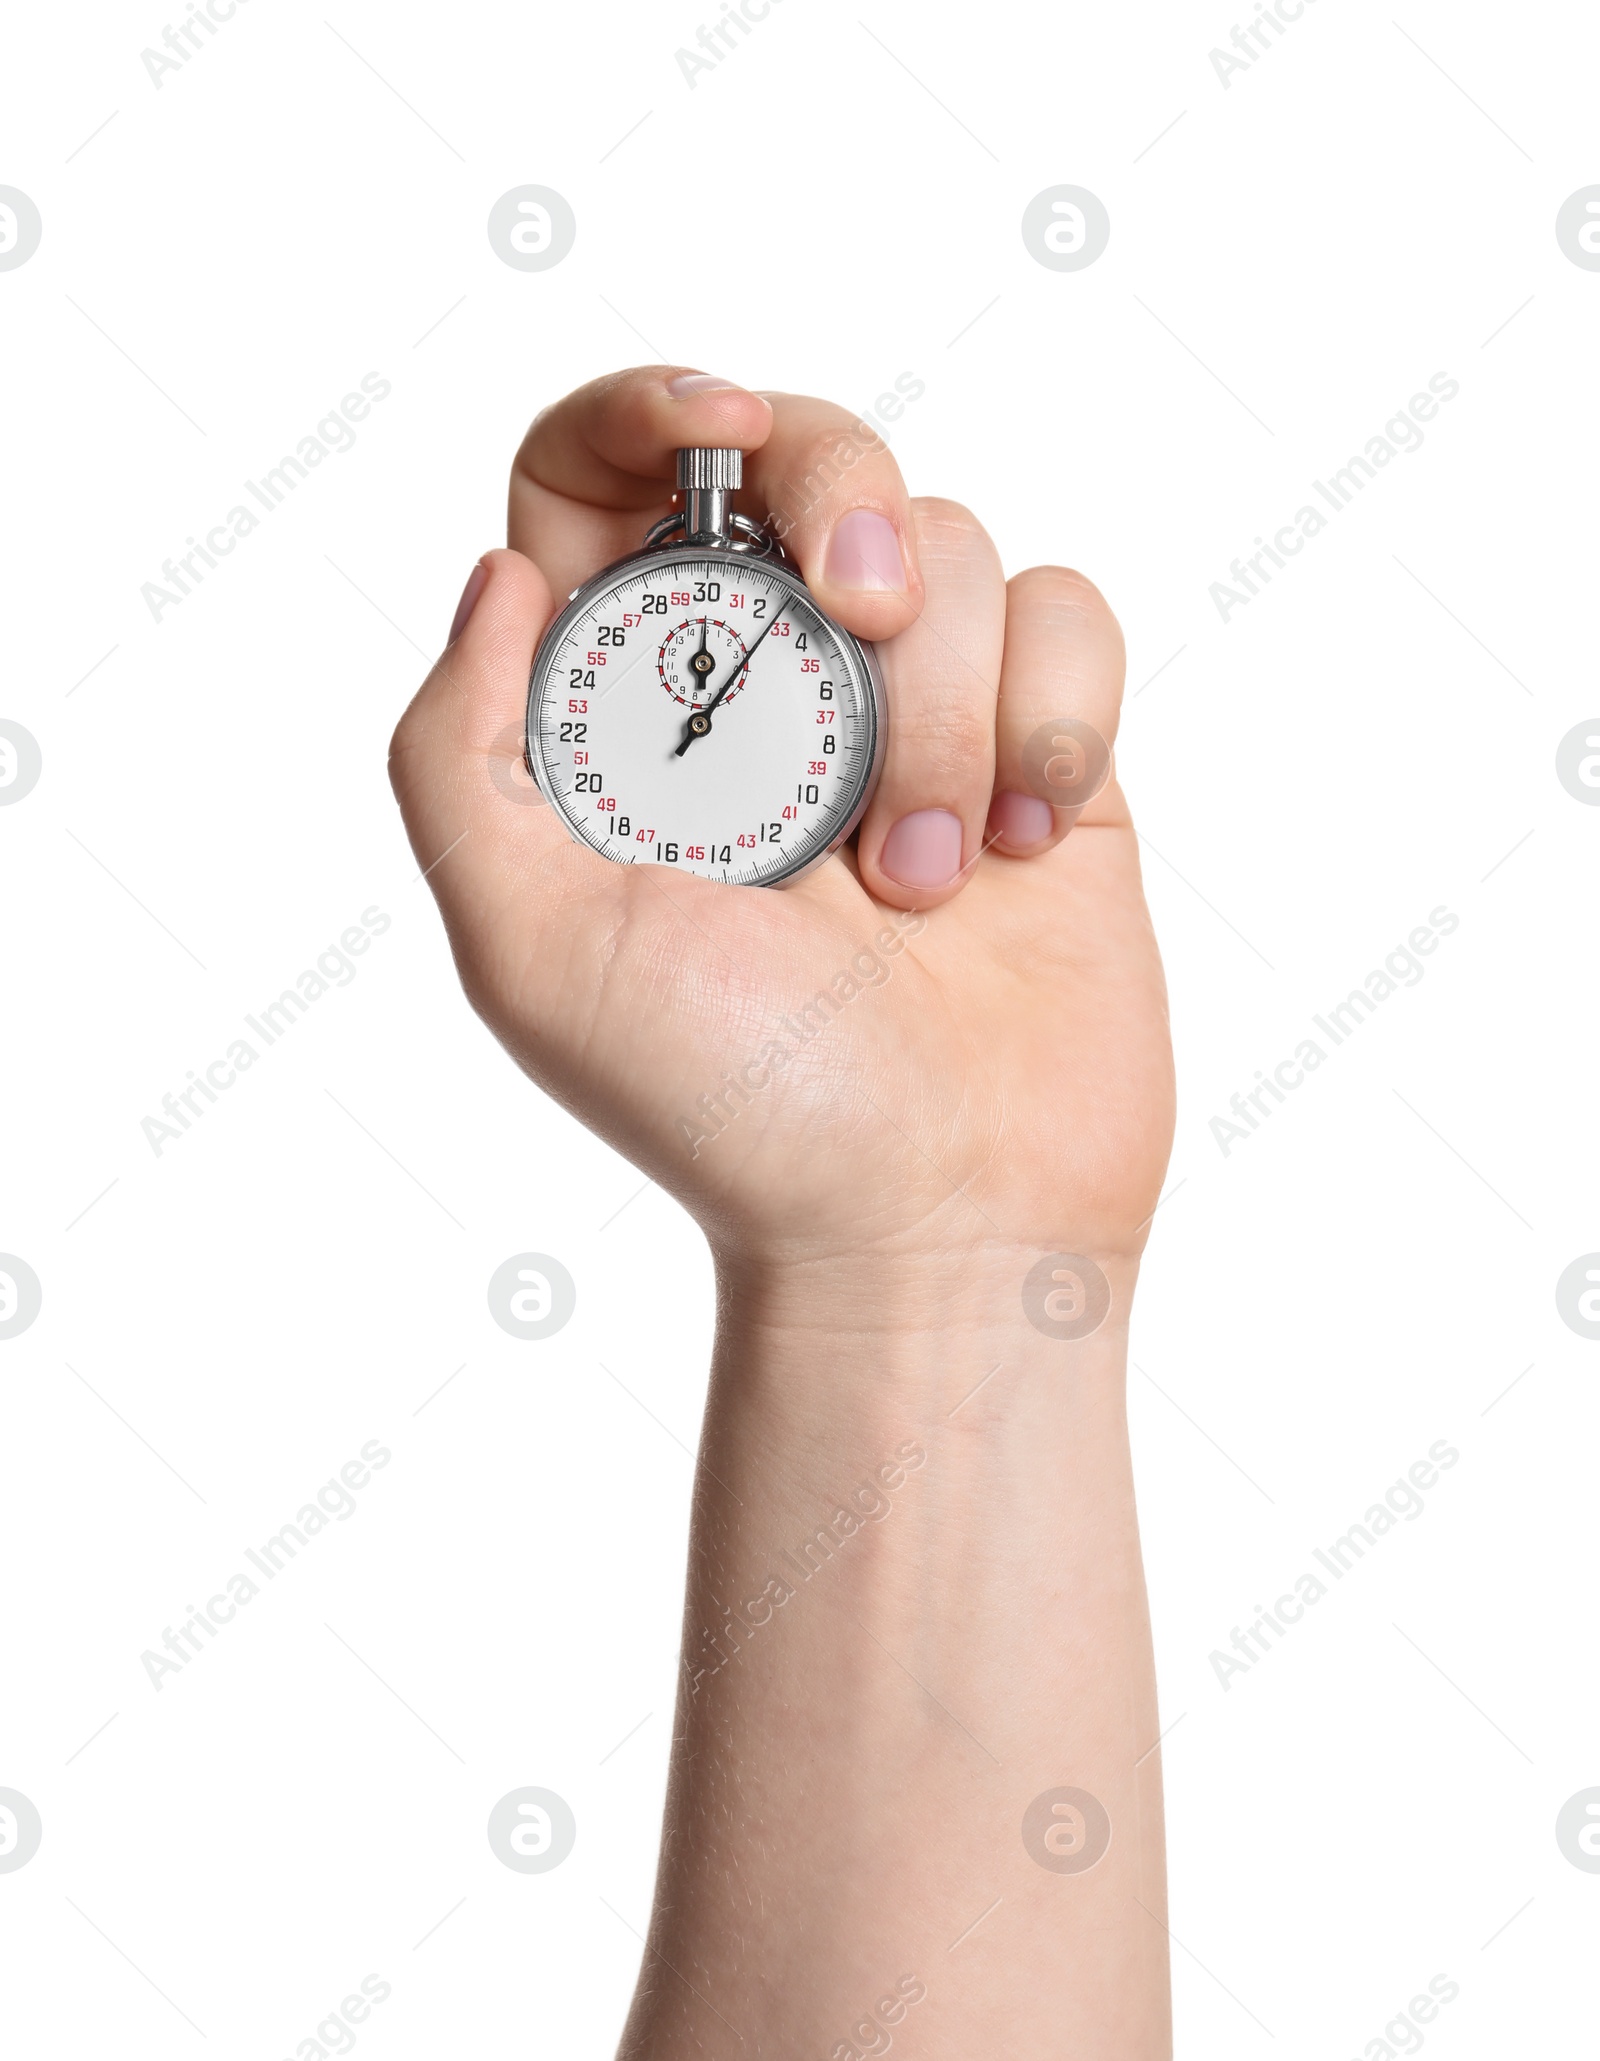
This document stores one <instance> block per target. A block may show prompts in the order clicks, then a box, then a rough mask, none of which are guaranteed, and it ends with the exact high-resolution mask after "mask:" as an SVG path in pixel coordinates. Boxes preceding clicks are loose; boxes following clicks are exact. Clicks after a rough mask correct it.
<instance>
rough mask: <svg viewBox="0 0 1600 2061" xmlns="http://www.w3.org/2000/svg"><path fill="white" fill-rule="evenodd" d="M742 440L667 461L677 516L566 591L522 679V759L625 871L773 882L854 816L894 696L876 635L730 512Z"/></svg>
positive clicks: (813, 858)
mask: <svg viewBox="0 0 1600 2061" xmlns="http://www.w3.org/2000/svg"><path fill="white" fill-rule="evenodd" d="M741 469H742V467H741V454H740V453H739V452H738V451H715V450H687V451H680V452H679V453H678V465H677V477H678V488H679V499H680V501H681V504H682V505H681V507H679V508H678V509H676V510H675V511H674V512H673V513H672V514H671V515H668V516H665V517H663V519H662V520H661V521H660V522H658V523H657V524H656V525H655V527H654V528H653V529H652V530H651V531H650V532H649V534H648V535H647V536H646V538H645V540H644V545H643V548H642V549H641V550H639V551H637V552H636V553H634V554H633V555H632V556H631V557H628V558H623V559H619V560H618V562H617V563H616V564H615V565H609V566H607V567H606V568H605V570H604V571H603V572H600V573H597V574H596V575H595V576H594V578H593V579H591V580H588V581H586V582H585V584H584V585H583V586H581V587H577V588H575V589H574V590H573V592H572V594H571V596H570V597H569V599H568V601H567V605H566V607H565V608H564V609H562V611H561V613H560V614H559V615H558V616H557V617H556V619H555V621H554V622H553V623H552V624H551V625H550V627H549V629H548V630H547V631H546V632H545V634H544V636H543V637H542V638H541V639H540V641H539V648H538V650H537V651H536V652H535V654H534V660H533V671H532V673H531V674H530V676H529V681H528V723H527V746H526V750H527V760H528V770H529V772H530V773H531V774H532V775H533V778H534V780H535V781H536V782H537V783H538V787H539V791H540V793H541V794H542V795H543V796H544V798H545V800H546V801H548V802H549V803H550V805H551V806H552V807H553V808H554V809H555V811H556V813H557V815H559V816H560V818H561V819H562V821H563V822H564V823H565V825H566V827H567V829H568V831H569V832H570V833H571V835H572V836H573V837H574V838H576V839H577V840H578V842H579V843H581V844H586V845H588V846H589V847H590V849H591V850H593V851H596V852H599V853H600V855H601V857H602V858H606V859H612V860H615V861H616V862H617V863H618V864H619V865H624V866H629V865H652V866H673V867H676V868H677V869H678V870H679V871H680V872H684V873H699V874H703V875H705V876H706V877H707V878H709V879H712V880H724V881H728V882H730V883H732V884H735V885H738V886H744V887H776V886H778V885H779V884H780V883H782V882H785V881H790V880H794V879H796V878H797V877H798V876H799V875H800V874H802V873H805V872H807V871H809V870H810V868H811V867H813V866H817V865H820V864H821V862H822V861H823V860H824V859H825V858H827V856H828V855H829V853H830V852H834V851H836V850H837V849H838V848H839V846H840V845H841V844H842V843H843V842H844V840H845V839H846V838H847V837H848V836H849V835H850V833H851V831H853V830H854V829H855V827H856V825H857V823H858V822H859V821H860V820H861V815H862V812H863V811H864V810H865V808H866V806H867V803H868V802H869V801H870V800H871V798H872V790H873V787H874V785H875V783H876V781H877V777H878V768H879V765H880V764H881V762H882V758H883V746H884V734H885V727H886V704H885V696H884V690H883V678H882V675H881V673H880V672H879V669H878V661H877V658H876V655H875V654H874V652H873V649H872V646H871V645H870V644H866V643H863V642H862V641H861V640H860V639H859V638H856V637H853V636H852V635H851V634H850V632H849V631H848V630H846V629H844V628H843V627H842V626H841V625H840V624H838V623H836V622H834V621H833V620H832V619H831V618H830V617H829V616H827V615H825V614H824V613H823V612H822V610H821V609H820V608H819V607H818V606H817V604H816V601H815V600H814V599H813V598H812V595H811V592H810V590H809V588H808V587H807V586H806V584H805V582H804V580H802V579H801V577H800V575H799V574H798V572H796V571H795V569H794V567H793V566H792V565H791V564H789V562H788V560H787V557H786V554H785V552H784V550H783V546H782V544H781V543H780V542H779V541H778V539H777V538H776V537H774V536H773V535H771V533H770V532H769V531H767V530H765V529H763V528H762V527H761V525H760V524H758V523H755V522H752V521H751V520H750V518H749V517H748V516H744V515H739V514H736V513H734V511H733V508H732V505H731V500H732V495H733V492H734V490H735V489H736V488H737V487H738V485H739V483H740V478H741Z"/></svg>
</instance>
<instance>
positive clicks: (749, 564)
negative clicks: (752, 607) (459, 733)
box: [523, 544, 889, 888]
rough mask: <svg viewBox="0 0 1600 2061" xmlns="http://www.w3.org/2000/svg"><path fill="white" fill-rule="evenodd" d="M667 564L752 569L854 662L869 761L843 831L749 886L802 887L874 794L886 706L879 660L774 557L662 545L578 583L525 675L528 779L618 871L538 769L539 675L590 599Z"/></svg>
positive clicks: (569, 827) (575, 836) (571, 831)
mask: <svg viewBox="0 0 1600 2061" xmlns="http://www.w3.org/2000/svg"><path fill="white" fill-rule="evenodd" d="M669 560H670V561H671V562H672V563H673V564H681V565H718V566H723V567H727V568H729V569H730V570H743V569H750V570H753V569H754V568H755V567H757V566H759V567H760V569H761V571H762V572H763V573H764V574H766V575H767V577H768V578H770V579H774V580H777V581H778V582H779V583H780V584H782V585H784V586H787V587H788V588H790V589H791V590H792V592H794V593H795V594H797V595H799V596H802V597H803V598H804V600H805V602H806V604H807V606H808V607H810V608H812V609H815V611H816V613H817V614H818V615H819V616H821V618H822V620H823V621H824V622H825V623H826V624H827V625H828V628H829V630H830V631H831V633H832V634H833V635H834V636H835V637H837V638H838V640H839V642H840V644H841V645H842V646H843V648H844V650H845V652H846V654H847V655H848V656H849V657H851V658H852V659H854V660H855V661H856V663H857V666H858V668H859V671H860V676H861V679H862V681H863V683H864V695H865V699H866V702H867V705H868V707H869V708H870V710H871V714H872V728H873V737H872V758H871V761H870V763H869V765H868V767H867V774H866V778H865V780H864V781H863V782H862V785H861V792H860V794H859V795H858V796H857V797H856V800H855V802H854V804H853V806H852V808H851V811H850V814H849V817H848V818H847V820H846V821H845V824H844V826H843V828H842V829H840V830H839V832H838V833H837V835H836V836H835V837H834V839H833V842H832V843H831V844H829V845H828V846H827V847H826V849H825V850H823V851H818V852H813V853H812V854H811V855H810V857H809V858H806V859H803V860H802V861H801V862H800V863H799V864H798V865H796V866H793V867H789V868H787V869H785V870H784V871H782V872H777V873H774V874H772V875H771V877H770V878H768V879H766V880H762V881H758V882H756V883H754V884H755V885H756V886H758V887H763V888H766V887H787V886H788V885H789V884H790V882H791V881H795V880H803V879H804V878H805V876H806V874H808V873H810V872H813V871H814V870H815V869H816V868H817V867H818V866H820V865H821V864H822V863H823V862H824V860H826V859H831V858H832V857H833V855H834V853H835V852H836V851H838V849H839V847H840V846H841V845H842V844H844V843H845V842H846V841H847V840H848V839H849V838H850V837H852V836H853V835H854V834H855V831H856V828H857V826H858V825H859V824H860V821H861V818H862V817H863V816H864V815H865V814H866V812H867V804H868V803H869V802H870V801H871V800H872V797H873V793H874V792H875V790H876V788H877V785H878V775H879V774H880V773H881V771H882V770H883V753H884V745H885V743H886V741H887V737H888V729H889V706H888V697H887V695H886V694H885V691H884V684H883V671H882V668H881V667H880V666H879V664H878V655H877V652H876V651H875V650H874V649H873V647H872V645H870V644H868V643H866V642H865V641H864V640H863V639H862V638H860V637H857V636H854V635H853V634H852V633H851V632H850V631H849V630H847V629H845V628H844V626H843V625H842V624H841V623H837V622H835V621H834V619H833V617H832V616H831V615H829V614H828V613H827V611H826V610H825V609H824V608H823V607H822V606H821V605H820V604H819V602H818V601H817V598H816V596H815V595H814V594H813V593H812V591H811V589H810V588H809V587H808V586H807V585H806V583H805V581H804V580H803V579H801V577H800V575H799V573H798V572H796V571H795V569H794V567H793V566H792V565H790V564H787V563H786V562H785V561H784V560H782V559H779V558H776V557H774V558H757V557H755V556H753V555H752V554H750V553H748V552H742V551H728V550H719V549H717V547H716V546H715V545H707V544H661V545H657V546H655V547H653V548H651V549H647V550H643V551H635V552H632V553H630V555H629V556H628V557H626V558H619V559H617V560H616V561H615V563H614V564H612V565H608V566H605V567H604V568H603V569H602V570H601V571H600V572H597V573H596V574H595V575H594V576H593V578H592V579H588V580H585V581H584V583H583V585H582V586H581V587H575V588H574V589H573V591H572V593H571V595H570V597H569V598H568V601H567V605H566V607H565V608H563V609H562V610H561V612H560V613H559V614H558V615H557V616H556V617H555V619H554V621H553V622H551V624H550V625H549V627H548V628H547V629H546V631H545V633H544V635H543V636H542V637H541V638H540V639H539V645H538V649H537V650H536V651H535V652H534V654H533V664H532V666H531V667H530V668H529V671H528V705H527V713H526V716H525V717H524V721H523V752H524V756H525V757H526V760H527V765H528V771H529V773H530V774H531V775H532V776H533V780H534V783H535V785H536V786H537V787H538V789H539V792H540V793H541V794H542V795H543V796H544V798H545V800H546V801H547V802H548V803H549V805H550V806H551V808H552V809H554V810H555V812H556V815H557V816H558V817H559V818H560V819H561V822H562V823H563V825H564V826H565V828H566V832H567V835H568V836H569V837H570V838H571V839H572V841H573V843H574V844H581V845H582V846H583V847H584V849H585V850H586V851H591V852H593V853H594V854H595V855H596V857H598V858H602V859H605V860H606V863H607V865H611V866H615V865H619V864H620V863H621V861H619V860H616V859H611V858H608V857H607V855H606V853H605V852H603V851H602V850H601V849H600V847H599V846H598V845H596V844H592V843H591V842H590V841H589V839H588V838H587V837H585V836H584V835H583V834H582V832H581V831H579V830H578V829H577V828H576V826H575V825H574V824H573V822H572V819H571V817H570V816H569V815H568V814H567V812H566V810H565V809H564V808H563V807H562V805H561V802H560V800H559V798H558V797H557V795H556V793H555V790H554V784H553V782H552V780H551V778H550V772H549V769H548V767H547V766H546V765H545V762H544V754H543V751H542V749H541V748H540V744H539V737H538V730H537V727H536V724H535V715H536V712H537V707H538V698H539V683H540V669H541V668H542V667H547V666H548V661H549V659H550V657H551V655H552V653H553V652H554V651H555V649H556V647H557V646H558V645H559V644H560V642H561V640H562V638H563V637H565V635H566V634H567V631H568V629H569V628H570V627H571V625H572V624H573V623H574V622H575V621H576V620H577V618H578V617H579V616H581V615H583V614H584V613H585V611H586V610H587V609H588V608H589V606H590V604H591V603H592V602H593V600H594V598H595V596H596V595H597V594H601V593H604V592H605V590H606V589H607V588H608V587H612V586H615V585H616V584H617V582H618V581H619V580H623V579H628V578H631V577H632V576H633V575H634V574H635V573H637V572H641V571H644V570H647V569H648V568H649V567H651V566H656V565H662V564H665V563H666V562H667V561H669ZM667 870H668V871H669V872H674V873H691V874H692V873H693V871H694V869H693V868H692V867H688V866H673V867H669V868H668V869H667ZM695 877H696V878H698V879H701V880H707V879H713V878H714V876H713V875H710V874H704V873H702V874H698V875H695ZM722 884H723V885H725V886H729V887H734V886H741V885H744V883H742V882H736V881H727V882H724V883H722Z"/></svg>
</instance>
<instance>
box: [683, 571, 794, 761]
mask: <svg viewBox="0 0 1600 2061" xmlns="http://www.w3.org/2000/svg"><path fill="white" fill-rule="evenodd" d="M782 614H783V610H782V609H781V608H780V609H779V610H778V611H777V612H776V614H774V616H773V618H772V621H771V622H770V623H768V624H767V627H766V629H765V630H763V631H762V632H761V636H760V637H758V638H757V639H756V641H755V642H754V644H752V645H751V647H750V649H749V650H748V651H747V652H746V653H745V655H744V657H743V658H742V659H740V661H739V663H738V664H737V665H736V666H735V667H734V669H733V671H732V672H731V673H730V674H729V675H728V677H727V679H726V680H724V681H723V683H722V685H721V686H720V687H719V688H718V689H717V691H716V693H715V694H713V695H712V697H711V699H710V700H709V701H708V702H707V703H706V705H705V707H704V708H702V709H696V710H695V712H694V714H693V715H692V716H691V717H690V718H689V720H688V722H687V723H685V724H684V726H683V742H682V744H680V745H679V746H678V748H677V750H676V751H675V752H674V753H673V754H672V756H673V757H674V758H675V759H681V758H682V757H683V755H684V753H685V752H686V751H687V750H688V749H689V747H690V745H691V744H693V742H694V741H695V739H696V738H697V737H706V736H709V734H710V731H711V711H712V710H713V709H714V708H715V707H716V706H717V704H718V702H720V701H721V700H722V699H723V698H724V697H725V696H726V695H728V694H730V693H731V692H732V691H733V689H734V688H735V687H737V686H738V684H739V681H740V679H741V677H742V676H743V674H744V672H745V669H746V667H747V666H748V665H749V663H750V661H751V659H753V658H754V657H755V655H756V653H757V652H758V651H759V650H760V649H761V639H762V637H765V636H766V635H767V633H768V631H770V630H773V629H775V628H776V627H777V623H778V617H779V616H781V615H782ZM696 723H698V724H699V725H700V727H699V729H696V728H695V725H696Z"/></svg>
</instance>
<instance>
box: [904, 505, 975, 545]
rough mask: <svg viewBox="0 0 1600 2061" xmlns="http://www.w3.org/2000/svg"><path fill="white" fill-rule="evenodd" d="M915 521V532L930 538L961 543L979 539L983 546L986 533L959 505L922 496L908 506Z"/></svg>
mask: <svg viewBox="0 0 1600 2061" xmlns="http://www.w3.org/2000/svg"><path fill="white" fill-rule="evenodd" d="M911 507H912V512H913V514H914V515H915V517H916V523H917V529H918V532H919V533H921V534H925V535H927V536H929V537H949V538H953V539H956V540H959V541H961V542H964V543H972V542H974V541H975V540H977V539H978V538H982V539H983V541H984V542H985V543H987V542H988V540H989V533H988V531H987V530H986V529H985V528H984V526H983V524H982V523H981V522H979V520H978V518H977V517H976V516H975V515H974V514H973V512H972V510H971V509H970V508H966V507H963V505H962V504H961V502H959V501H946V500H945V499H944V498H943V497H942V496H941V495H938V494H924V495H921V496H919V497H918V499H917V500H915V501H913V502H912V504H911Z"/></svg>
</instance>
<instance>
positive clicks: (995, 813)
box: [989, 792, 1055, 845]
mask: <svg viewBox="0 0 1600 2061" xmlns="http://www.w3.org/2000/svg"><path fill="white" fill-rule="evenodd" d="M1054 828H1055V810H1054V809H1052V808H1051V806H1050V804H1049V803H1048V802H1047V801H1040V799H1039V797H1038V796H1037V795H1036V794H1012V793H1009V792H1008V793H1005V794H997V795H996V796H995V798H994V801H993V803H992V804H991V806H990V809H989V835H990V836H991V837H998V838H1003V839H1004V840H1005V842H1006V843H1007V844H1015V845H1028V844H1038V843H1039V842H1040V840H1041V839H1042V838H1046V837H1048V836H1049V835H1050V833H1051V831H1052V830H1053V829H1054Z"/></svg>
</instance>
